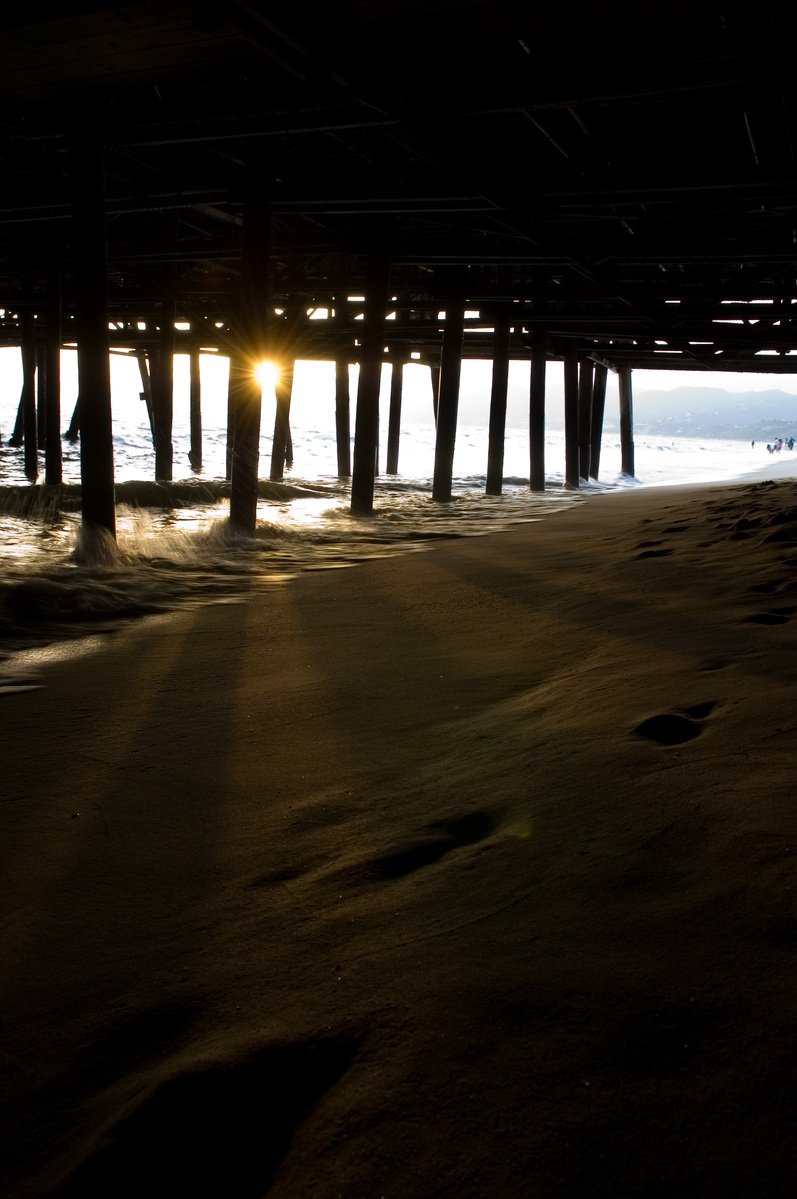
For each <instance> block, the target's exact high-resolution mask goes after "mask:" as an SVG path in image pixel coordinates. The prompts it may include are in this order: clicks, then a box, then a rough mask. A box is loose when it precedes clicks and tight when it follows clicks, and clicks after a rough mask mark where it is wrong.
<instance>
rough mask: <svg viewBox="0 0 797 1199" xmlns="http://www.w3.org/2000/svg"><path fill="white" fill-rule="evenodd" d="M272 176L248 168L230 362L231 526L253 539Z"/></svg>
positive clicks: (256, 165)
mask: <svg viewBox="0 0 797 1199" xmlns="http://www.w3.org/2000/svg"><path fill="white" fill-rule="evenodd" d="M270 238H271V171H270V169H269V168H268V167H267V165H266V164H265V163H264V162H262V161H261V160H260V159H257V158H255V157H254V154H253V155H252V156H251V157H250V160H249V162H248V164H247V194H246V198H245V203H244V245H243V263H242V274H241V296H240V306H239V313H238V319H239V322H240V329H239V333H238V346H237V347H236V350H235V353H234V354H233V356H232V357H231V360H230V392H231V400H232V408H233V426H234V442H233V450H232V472H231V480H230V527H231V528H233V529H235V530H236V531H237V532H240V533H245V534H247V535H248V536H250V537H251V536H254V532H255V527H256V524H257V481H258V464H259V460H260V414H261V404H262V391H263V388H262V384H261V382H260V380H259V379H258V378H257V376H256V374H255V368H256V366H257V364H258V363H259V362H262V361H263V359H264V358H266V357H267V354H268V333H269V328H268V326H269V320H268V295H269V278H268V265H269V245H270Z"/></svg>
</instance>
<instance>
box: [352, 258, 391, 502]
mask: <svg viewBox="0 0 797 1199" xmlns="http://www.w3.org/2000/svg"><path fill="white" fill-rule="evenodd" d="M389 277H390V266H389V263H388V261H387V260H386V259H385V258H382V257H381V256H378V255H373V256H372V257H371V259H370V261H369V264H368V278H367V282H366V294H365V314H364V316H365V319H364V320H363V328H362V334H361V346H360V377H359V380H358V383H357V413H356V416H355V422H354V469H353V471H352V477H351V512H352V515H354V516H370V515H371V513H372V512H373V510H374V480H375V477H376V451H377V441H378V436H379V388H380V384H381V382H382V359H383V357H384V344H385V303H386V300H387V288H388V281H389Z"/></svg>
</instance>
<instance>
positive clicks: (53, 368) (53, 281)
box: [44, 272, 63, 487]
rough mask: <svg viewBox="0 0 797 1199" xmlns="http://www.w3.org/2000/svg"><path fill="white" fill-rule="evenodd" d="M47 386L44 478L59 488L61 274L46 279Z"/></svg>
mask: <svg viewBox="0 0 797 1199" xmlns="http://www.w3.org/2000/svg"><path fill="white" fill-rule="evenodd" d="M45 357H46V363H47V365H46V370H45V377H46V387H45V396H44V405H45V413H46V421H45V430H44V481H45V483H47V484H48V486H50V487H58V486H60V484H61V482H62V481H63V454H62V451H61V276H60V275H59V274H58V273H57V272H53V273H52V274H51V275H50V277H49V279H48V280H47V331H46V343H45Z"/></svg>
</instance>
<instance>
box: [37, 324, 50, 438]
mask: <svg viewBox="0 0 797 1199" xmlns="http://www.w3.org/2000/svg"><path fill="white" fill-rule="evenodd" d="M46 440H47V351H46V346H45V344H44V343H43V342H37V343H36V444H37V445H38V446H40V447H43V446H44V443H45V442H46Z"/></svg>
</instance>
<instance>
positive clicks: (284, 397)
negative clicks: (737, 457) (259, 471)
mask: <svg viewBox="0 0 797 1199" xmlns="http://www.w3.org/2000/svg"><path fill="white" fill-rule="evenodd" d="M294 367H295V363H294V362H293V361H289V362H285V363H284V364H283V365H282V369H281V370H280V372H279V376H278V378H277V382H276V385H275V392H276V400H277V410H276V413H275V416H274V438H273V441H272V443H271V475H270V477H271V480H272V482H279V480H280V479H283V478H284V477H285V467H286V466H288V465H289V464H290V465H293V441H292V438H291V398H292V396H293V376H294Z"/></svg>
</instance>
